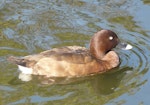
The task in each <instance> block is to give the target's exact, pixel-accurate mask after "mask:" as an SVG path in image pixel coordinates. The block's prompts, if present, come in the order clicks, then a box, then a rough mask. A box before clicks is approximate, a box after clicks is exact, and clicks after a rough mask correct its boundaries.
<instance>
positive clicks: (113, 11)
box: [0, 0, 150, 105]
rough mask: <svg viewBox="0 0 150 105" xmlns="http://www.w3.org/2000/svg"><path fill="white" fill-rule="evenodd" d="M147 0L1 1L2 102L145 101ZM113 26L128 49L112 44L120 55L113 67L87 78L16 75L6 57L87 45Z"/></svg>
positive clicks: (137, 104) (123, 104)
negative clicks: (54, 80)
mask: <svg viewBox="0 0 150 105" xmlns="http://www.w3.org/2000/svg"><path fill="white" fill-rule="evenodd" d="M149 11H150V1H148V0H136V1H135V0H128V1H126V0H76V1H75V0H61V1H59V0H53V1H51V0H42V1H41V0H36V1H33V0H1V1H0V104H1V105H31V104H33V105H64V104H65V105H148V104H149V93H150V90H149V86H150V78H149V76H150V72H149V70H150V69H149V68H150V66H149V61H150V58H149V55H150V54H149V50H150V42H149V38H150V26H149V24H150V21H149V19H150V12H149ZM103 28H104V29H110V30H113V31H115V32H116V33H117V34H118V36H119V38H120V39H121V41H123V42H128V43H130V44H131V45H132V46H133V47H134V48H133V49H132V50H130V51H123V50H119V49H115V50H116V52H117V53H118V54H119V56H120V59H121V64H120V66H119V67H117V68H116V69H114V70H113V71H112V72H108V73H105V74H101V75H95V76H90V77H83V78H76V79H67V78H63V79H62V78H58V80H57V81H58V84H52V85H50V84H49V85H43V84H42V82H45V81H46V79H45V80H44V79H43V78H42V77H36V76H35V77H34V78H33V80H32V81H30V82H22V81H20V80H19V79H18V75H19V72H18V71H17V67H16V66H15V65H13V64H11V63H9V62H8V61H7V60H6V59H7V57H8V56H10V55H14V56H25V55H28V54H34V53H38V52H40V51H43V50H46V49H50V48H54V47H60V46H66V45H80V46H86V47H88V45H89V40H90V37H91V36H92V35H93V34H94V33H95V32H97V31H98V30H100V29H103Z"/></svg>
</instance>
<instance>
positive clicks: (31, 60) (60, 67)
mask: <svg viewBox="0 0 150 105" xmlns="http://www.w3.org/2000/svg"><path fill="white" fill-rule="evenodd" d="M12 61H14V62H15V63H16V64H17V65H20V66H23V67H27V68H31V69H32V74H35V75H46V76H56V77H63V76H80V75H87V74H88V73H89V71H90V70H91V69H92V68H91V67H93V68H94V65H95V64H97V63H96V61H95V59H93V57H92V56H91V54H90V52H89V50H88V49H86V48H85V47H80V46H67V47H61V48H54V49H51V50H47V51H44V52H41V53H39V54H35V55H29V56H25V57H23V58H20V59H18V58H17V59H15V58H13V60H12ZM95 66H96V65H95Z"/></svg>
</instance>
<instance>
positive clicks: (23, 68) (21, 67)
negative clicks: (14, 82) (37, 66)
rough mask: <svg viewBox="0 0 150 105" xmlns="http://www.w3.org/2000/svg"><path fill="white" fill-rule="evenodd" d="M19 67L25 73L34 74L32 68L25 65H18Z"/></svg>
mask: <svg viewBox="0 0 150 105" xmlns="http://www.w3.org/2000/svg"><path fill="white" fill-rule="evenodd" d="M18 69H19V70H20V71H21V72H22V73H23V74H32V71H33V70H32V68H28V67H24V66H20V65H18Z"/></svg>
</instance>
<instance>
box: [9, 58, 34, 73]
mask: <svg viewBox="0 0 150 105" xmlns="http://www.w3.org/2000/svg"><path fill="white" fill-rule="evenodd" d="M7 60H8V61H9V62H12V63H14V64H16V65H18V69H19V70H20V71H21V72H22V73H24V74H32V71H33V70H32V68H31V67H29V65H28V62H29V61H28V60H26V59H23V58H17V57H14V56H10V57H9V58H8V59H7Z"/></svg>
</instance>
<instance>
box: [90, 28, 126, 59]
mask: <svg viewBox="0 0 150 105" xmlns="http://www.w3.org/2000/svg"><path fill="white" fill-rule="evenodd" d="M119 43H120V41H119V38H118V36H117V35H116V33H114V32H113V31H111V30H101V31H98V32H97V33H95V34H94V36H93V37H92V38H91V41H90V52H91V54H92V55H93V56H94V57H95V58H97V59H102V58H103V57H104V55H105V54H106V53H107V52H109V51H110V50H112V49H113V48H115V47H116V46H117V45H118V44H119ZM127 46H128V47H129V45H128V44H124V46H123V47H127Z"/></svg>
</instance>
